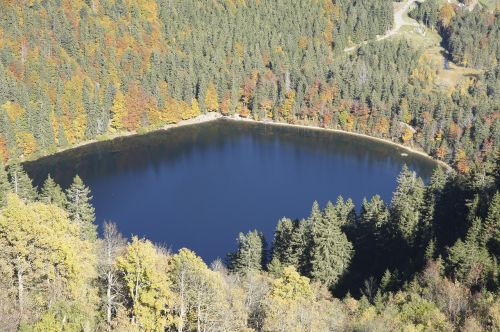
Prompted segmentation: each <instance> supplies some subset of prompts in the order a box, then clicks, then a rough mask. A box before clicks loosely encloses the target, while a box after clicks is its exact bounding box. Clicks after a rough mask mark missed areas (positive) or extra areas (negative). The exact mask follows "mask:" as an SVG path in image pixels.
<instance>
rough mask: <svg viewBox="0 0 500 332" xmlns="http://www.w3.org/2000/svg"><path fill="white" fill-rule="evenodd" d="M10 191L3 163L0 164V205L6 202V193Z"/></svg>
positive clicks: (2, 205)
mask: <svg viewBox="0 0 500 332" xmlns="http://www.w3.org/2000/svg"><path fill="white" fill-rule="evenodd" d="M9 192H11V187H10V183H9V175H8V174H7V170H6V169H5V166H4V165H3V164H0V207H4V206H5V204H7V195H8V194H9Z"/></svg>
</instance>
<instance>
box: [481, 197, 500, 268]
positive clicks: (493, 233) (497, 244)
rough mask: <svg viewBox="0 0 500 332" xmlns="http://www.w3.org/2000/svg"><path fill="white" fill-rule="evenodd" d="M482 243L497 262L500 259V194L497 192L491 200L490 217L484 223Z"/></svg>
mask: <svg viewBox="0 0 500 332" xmlns="http://www.w3.org/2000/svg"><path fill="white" fill-rule="evenodd" d="M481 243H483V244H484V245H485V246H487V248H488V250H489V251H490V253H491V254H492V255H494V256H495V257H496V259H497V260H499V259H500V193H499V192H498V191H497V192H496V194H495V195H494V196H493V199H492V200H491V203H490V207H489V209H488V215H487V217H486V220H485V221H484V227H483V231H482V236H481Z"/></svg>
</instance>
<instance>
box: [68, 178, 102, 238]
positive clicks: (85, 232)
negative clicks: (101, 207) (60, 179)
mask: <svg viewBox="0 0 500 332" xmlns="http://www.w3.org/2000/svg"><path fill="white" fill-rule="evenodd" d="M66 197H67V200H68V203H67V208H66V210H67V211H68V214H69V216H70V218H71V220H73V222H76V223H78V224H79V225H80V227H81V232H82V237H83V238H85V239H95V238H96V236H97V233H96V226H95V225H94V221H95V214H94V207H93V206H92V204H91V203H90V201H91V200H92V196H91V193H90V189H89V188H88V187H86V186H85V184H84V183H83V181H82V179H81V178H80V177H79V176H78V175H77V176H75V178H74V179H73V183H72V184H71V186H70V187H69V188H68V189H67V190H66Z"/></svg>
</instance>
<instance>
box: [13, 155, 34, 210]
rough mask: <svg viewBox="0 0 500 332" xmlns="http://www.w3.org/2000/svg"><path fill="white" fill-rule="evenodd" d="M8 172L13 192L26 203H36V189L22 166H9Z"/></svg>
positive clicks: (14, 164) (16, 164) (17, 164)
mask: <svg viewBox="0 0 500 332" xmlns="http://www.w3.org/2000/svg"><path fill="white" fill-rule="evenodd" d="M8 171H9V178H10V185H11V188H12V189H11V190H12V192H13V193H14V194H16V195H18V196H19V197H20V198H21V199H23V200H24V201H25V202H27V201H34V200H35V199H36V197H37V192H36V189H35V188H34V187H33V184H32V183H31V179H30V178H29V176H28V174H26V172H25V171H24V169H23V168H22V166H21V165H20V164H19V163H13V164H11V165H10V166H9V169H8Z"/></svg>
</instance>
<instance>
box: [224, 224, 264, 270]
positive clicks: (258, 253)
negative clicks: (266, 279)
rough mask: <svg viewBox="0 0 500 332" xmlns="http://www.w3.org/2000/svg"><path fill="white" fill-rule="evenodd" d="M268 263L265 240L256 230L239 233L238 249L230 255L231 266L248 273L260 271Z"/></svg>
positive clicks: (232, 268) (233, 268)
mask: <svg viewBox="0 0 500 332" xmlns="http://www.w3.org/2000/svg"><path fill="white" fill-rule="evenodd" d="M265 263H266V249H265V240H264V235H262V233H260V232H257V231H256V230H254V231H251V232H248V233H247V234H243V233H240V234H239V235H238V251H237V252H235V253H233V254H231V255H230V268H231V270H232V271H234V272H238V273H243V274H246V273H248V272H250V271H260V270H262V268H263V266H264V265H265Z"/></svg>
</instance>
